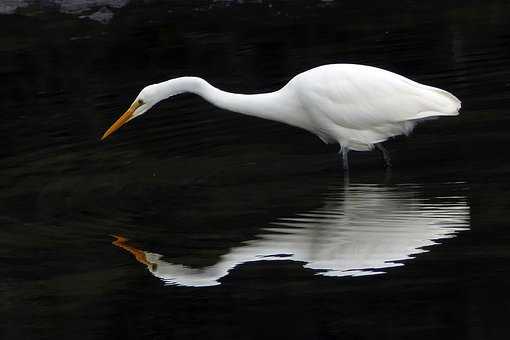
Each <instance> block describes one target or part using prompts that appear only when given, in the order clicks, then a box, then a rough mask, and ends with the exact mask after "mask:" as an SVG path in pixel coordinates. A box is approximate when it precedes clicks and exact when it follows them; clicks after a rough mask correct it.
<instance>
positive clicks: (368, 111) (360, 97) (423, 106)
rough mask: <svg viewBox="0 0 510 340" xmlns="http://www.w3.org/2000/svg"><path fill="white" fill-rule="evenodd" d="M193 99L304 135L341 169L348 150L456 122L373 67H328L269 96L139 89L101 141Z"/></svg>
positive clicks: (414, 89)
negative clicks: (336, 158) (186, 97)
mask: <svg viewBox="0 0 510 340" xmlns="http://www.w3.org/2000/svg"><path fill="white" fill-rule="evenodd" d="M184 92H191V93H195V94H197V95H199V96H201V97H203V98H204V99H205V100H207V101H209V102H210V103H212V104H213V105H216V106H218V107H220V108H223V109H226V110H230V111H234V112H239V113H242V114H246V115H251V116H256V117H260V118H264V119H270V120H274V121H279V122H282V123H286V124H289V125H293V126H296V127H299V128H302V129H305V130H308V131H310V132H312V133H314V134H316V135H317V136H319V138H321V139H322V140H323V141H324V142H326V143H339V144H340V146H341V150H342V155H343V158H344V168H347V167H348V162H347V152H348V151H349V150H356V151H367V150H371V149H373V147H374V145H376V146H379V148H380V149H381V151H382V152H383V154H384V156H385V160H386V161H387V165H389V156H388V154H387V152H386V151H385V149H384V148H383V147H382V146H380V145H379V143H381V142H384V141H385V140H387V139H388V138H390V137H393V136H397V135H401V134H409V133H410V132H411V131H412V129H413V128H414V126H415V125H416V123H418V122H419V121H421V120H424V119H428V118H433V117H438V116H455V115H458V114H459V109H460V107H461V102H460V100H459V99H457V98H456V97H455V96H454V95H452V94H451V93H449V92H447V91H444V90H441V89H438V88H435V87H431V86H426V85H423V84H420V83H417V82H414V81H412V80H410V79H408V78H405V77H403V76H400V75H398V74H395V73H392V72H389V71H386V70H382V69H379V68H376V67H371V66H363V65H354V64H332V65H324V66H319V67H316V68H313V69H311V70H308V71H306V72H303V73H300V74H298V75H297V76H295V77H294V78H292V79H291V80H290V81H289V82H288V83H287V84H286V85H285V86H284V87H283V88H281V89H280V90H278V91H275V92H271V93H262V94H252V95H244V94H236V93H230V92H225V91H222V90H219V89H217V88H215V87H213V86H212V85H210V84H209V83H208V82H206V81H205V80H203V79H201V78H197V77H181V78H175V79H171V80H168V81H166V82H163V83H159V84H153V85H149V86H147V87H145V88H144V89H143V90H142V91H141V92H140V94H139V95H138V96H137V98H136V100H135V102H134V103H133V104H132V105H131V107H130V108H129V110H128V111H127V112H126V113H125V114H124V115H123V116H121V118H119V119H118V120H117V122H115V124H113V125H112V127H110V129H108V131H107V132H106V133H105V134H104V135H103V139H104V138H106V137H107V136H108V135H110V134H111V133H113V132H114V131H115V130H116V129H118V128H119V127H120V126H122V125H123V124H124V123H125V122H127V121H129V120H131V119H133V118H134V117H136V116H139V115H141V114H143V113H145V112H146V111H147V110H148V109H150V108H151V107H152V106H153V105H154V104H156V103H157V102H159V101H161V100H163V99H166V98H168V97H171V96H174V95H177V94H180V93H184Z"/></svg>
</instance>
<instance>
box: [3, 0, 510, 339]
mask: <svg viewBox="0 0 510 340" xmlns="http://www.w3.org/2000/svg"><path fill="white" fill-rule="evenodd" d="M211 3H212V2H211ZM110 10H111V11H112V12H113V13H114V16H113V19H112V20H111V21H110V22H109V23H108V24H101V23H98V22H95V21H91V20H88V19H86V18H79V14H66V13H61V12H60V11H58V8H55V7H52V6H50V5H48V2H42V5H40V6H39V5H37V4H31V5H30V6H28V7H24V8H22V9H20V11H19V12H18V14H16V15H4V16H0V80H1V84H2V86H0V99H1V100H0V112H2V113H1V117H2V124H1V125H0V136H1V138H2V142H1V146H2V147H1V148H0V157H1V163H0V202H1V204H0V222H1V227H0V260H1V264H2V265H1V266H0V274H1V277H2V278H3V280H2V281H1V282H0V301H1V303H0V338H2V339H58V338H63V339H68V338H80V339H81V338H83V339H103V338H121V337H122V338H132V339H142V338H143V339H195V338H202V337H208V338H214V339H216V338H217V339H244V338H249V339H265V338H273V337H274V338H276V337H278V338H283V339H287V338H299V339H339V338H346V339H409V338H415V339H416V338H419V339H422V338H423V339H425V338H426V339H431V338H432V339H447V338H448V339H451V338H453V339H503V338H506V337H507V336H508V333H509V331H510V326H509V324H508V321H507V317H508V313H509V312H510V293H509V287H510V246H509V245H510V229H509V227H510V226H509V223H508V220H509V217H510V213H509V211H510V210H509V208H510V197H509V196H508V194H507V193H508V190H509V189H510V181H509V180H508V178H509V175H510V162H509V161H508V150H507V149H508V145H509V144H508V143H509V141H510V137H509V132H508V131H509V123H510V116H509V115H508V109H507V107H508V106H509V104H510V49H509V46H510V33H508V32H509V28H510V26H509V24H508V17H509V14H510V4H508V3H507V2H506V1H428V2H423V3H414V2H412V1H406V2H402V1H389V2H375V1H365V0H362V1H343V2H340V1H334V2H319V1H317V2H313V1H295V2H292V3H287V2H280V1H271V2H269V1H267V2H266V1H262V2H261V3H257V2H255V1H254V2H249V1H246V3H245V4H236V2H215V3H214V5H213V6H211V5H210V3H209V2H208V1H190V2H187V1H186V2H185V1H182V2H178V1H173V2H158V1H153V2H148V3H143V2H136V1H135V2H131V3H127V5H126V6H125V7H123V8H118V9H117V8H114V7H110ZM336 62H346V63H347V62H348V63H362V64H369V65H374V66H378V67H383V68H385V69H389V70H392V71H395V72H397V73H400V74H403V75H406V76H408V77H410V78H412V79H415V80H417V81H420V82H423V83H426V84H429V85H433V86H438V87H441V88H444V89H446V90H449V91H451V92H452V93H454V94H456V95H457V96H458V97H459V98H461V99H462V101H463V110H462V113H461V115H460V116H459V117H454V118H451V119H450V118H445V119H439V120H435V121H430V122H426V123H424V124H422V125H420V126H419V127H418V128H417V129H416V130H415V132H414V134H413V135H412V136H411V137H409V138H397V139H396V140H392V141H389V142H388V143H387V148H388V149H389V150H390V151H391V153H392V155H393V163H394V169H393V171H392V172H391V173H389V172H385V171H384V169H383V167H382V160H381V158H380V156H379V155H378V154H377V153H375V152H374V153H353V154H352V156H351V168H352V169H351V174H350V178H348V179H347V178H345V177H344V175H343V172H342V171H340V168H339V162H338V158H337V155H336V151H337V147H336V146H327V145H324V144H322V142H320V140H319V139H318V138H317V137H315V136H313V135H310V134H309V133H307V132H303V131H300V130H297V129H295V128H292V127H287V126H283V125H280V124H277V123H273V122H268V121H262V120H257V119H254V118H249V117H244V116H240V115H237V114H234V113H230V112H225V111H222V110H220V109H217V108H214V107H211V106H210V105H209V104H207V103H206V102H204V101H203V100H201V99H200V98H198V97H194V96H186V95H184V96H180V97H178V98H175V99H172V100H170V101H167V102H164V103H162V104H160V105H158V107H157V108H154V109H153V110H152V111H151V112H150V113H147V114H146V115H145V116H144V117H142V118H140V119H137V120H135V121H133V122H131V123H130V124H128V125H127V126H126V127H124V128H122V130H120V131H119V132H117V133H116V134H115V135H114V136H113V137H111V138H110V139H109V140H107V141H106V142H100V141H99V137H100V136H101V134H102V133H103V132H104V131H105V129H106V128H107V127H108V126H109V125H110V124H111V123H112V121H113V120H114V119H115V118H116V117H117V116H118V115H119V114H120V113H122V112H123V110H124V109H126V108H127V106H128V105H129V104H130V103H131V101H132V99H133V98H134V97H135V96H136V94H137V93H138V91H139V90H140V89H141V88H142V87H143V86H145V85H146V84H149V83H153V82H159V81H162V80H166V79H169V78H173V77H176V76H182V75H196V76H202V77H204V78H206V79H207V80H209V81H210V82H211V83H213V84H214V85H217V86H219V87H220V88H223V89H226V90H231V91H236V92H246V93H254V92H262V91H269V90H274V89H277V88H278V87H279V86H281V85H283V84H284V83H285V82H286V81H287V80H288V79H290V78H291V77H292V76H293V75H294V74H296V73H298V72H300V71H303V70H306V69H308V68H311V67H313V66H317V65H320V64H325V63H336Z"/></svg>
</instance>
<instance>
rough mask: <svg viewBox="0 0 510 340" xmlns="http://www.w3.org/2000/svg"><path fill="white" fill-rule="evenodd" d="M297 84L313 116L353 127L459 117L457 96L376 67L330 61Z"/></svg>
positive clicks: (298, 91) (301, 76) (293, 83)
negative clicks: (331, 63)
mask: <svg viewBox="0 0 510 340" xmlns="http://www.w3.org/2000/svg"><path fill="white" fill-rule="evenodd" d="M290 84H291V86H293V87H294V88H295V89H296V91H297V93H298V96H299V98H300V101H301V104H302V105H303V107H305V108H306V110H307V111H308V112H309V113H310V114H312V115H313V114H321V115H323V116H327V117H328V118H329V120H331V121H332V122H334V123H336V124H338V125H341V126H343V127H346V128H351V129H361V130H363V129H370V128H373V127H377V126H380V125H384V124H393V123H398V122H404V121H408V120H419V119H423V118H427V117H432V116H442V115H457V114H458V110H459V109H460V101H459V100H458V99H457V98H456V97H455V96H453V95H452V94H450V93H448V92H446V91H443V90H441V89H437V88H434V87H430V86H426V85H422V84H419V83H417V82H414V81H412V80H410V79H407V78H405V77H402V76H400V75H398V74H395V73H392V72H389V71H385V70H381V69H378V68H375V67H369V66H361V65H349V64H337V65H326V66H323V67H319V68H316V69H312V70H310V71H307V72H304V73H302V74H300V75H298V76H297V77H296V78H295V79H293V81H291V83H290Z"/></svg>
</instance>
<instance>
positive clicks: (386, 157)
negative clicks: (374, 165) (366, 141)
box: [375, 143, 391, 168]
mask: <svg viewBox="0 0 510 340" xmlns="http://www.w3.org/2000/svg"><path fill="white" fill-rule="evenodd" d="M375 147H376V148H377V149H378V150H379V151H381V153H382V155H383V158H384V163H385V164H386V167H387V168H391V158H390V153H389V152H388V150H386V148H385V147H384V146H383V145H382V143H377V144H376V145H375Z"/></svg>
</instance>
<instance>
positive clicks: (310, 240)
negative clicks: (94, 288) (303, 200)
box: [113, 183, 469, 287]
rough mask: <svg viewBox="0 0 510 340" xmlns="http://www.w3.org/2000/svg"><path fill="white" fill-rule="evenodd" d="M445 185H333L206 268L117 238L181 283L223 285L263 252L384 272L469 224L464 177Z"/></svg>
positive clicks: (337, 272)
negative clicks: (443, 190) (445, 192)
mask: <svg viewBox="0 0 510 340" xmlns="http://www.w3.org/2000/svg"><path fill="white" fill-rule="evenodd" d="M443 186H452V190H451V191H450V192H452V194H451V196H440V197H435V196H432V197H431V196H428V197H425V198H424V197H423V196H424V195H423V194H422V191H423V188H422V187H421V186H420V185H401V186H394V187H385V186H381V185H375V184H350V185H347V186H345V187H344V186H335V187H331V188H330V189H329V191H328V193H327V194H326V195H325V196H324V205H323V206H322V207H321V208H319V209H315V210H311V211H308V212H305V213H301V214H297V215H296V216H292V217H287V218H280V219H278V220H275V221H274V222H272V223H270V224H269V225H268V226H267V227H265V228H262V229H261V231H260V233H259V234H257V235H256V236H255V237H254V239H253V240H249V241H246V242H243V243H241V244H240V245H239V246H238V247H235V248H232V249H230V251H229V253H227V254H225V255H223V256H222V257H221V258H220V260H219V261H218V263H216V264H215V265H212V266H208V267H203V268H191V267H187V266H184V265H181V264H176V263H171V262H170V261H169V260H167V259H164V258H163V255H161V254H157V253H152V252H150V251H147V250H141V249H138V248H136V247H134V246H132V245H130V244H129V243H128V242H127V241H128V240H127V239H125V238H123V237H121V236H115V240H114V242H113V244H114V245H116V246H118V247H120V248H122V249H124V250H126V251H128V252H130V253H131V254H132V255H133V256H134V257H135V259H136V260H137V261H138V262H140V263H142V264H144V265H146V266H147V268H148V270H149V271H150V273H151V274H152V275H154V276H156V277H158V278H160V279H161V280H163V282H164V283H166V284H175V285H182V286H194V287H200V286H212V285H218V284H220V282H219V279H221V278H222V277H224V276H227V275H228V273H229V271H230V270H232V269H233V268H235V267H236V266H238V265H240V264H243V263H247V262H253V261H261V260H265V261H278V260H291V261H297V262H300V263H304V265H303V266H304V267H305V268H310V269H314V270H318V273H317V274H319V275H325V276H361V275H374V274H382V273H384V272H385V269H387V268H391V267H396V266H403V265H404V263H403V262H402V261H403V260H407V259H412V258H413V256H414V255H416V254H419V253H423V252H426V251H429V250H428V248H427V249H424V247H430V246H433V245H435V244H437V240H440V239H446V238H452V237H455V235H456V234H457V232H459V231H461V230H465V229H467V228H469V205H468V203H467V199H466V198H465V197H464V196H462V195H459V194H458V193H459V191H460V192H461V190H459V187H460V186H461V185H459V183H454V184H448V183H446V184H443Z"/></svg>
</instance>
